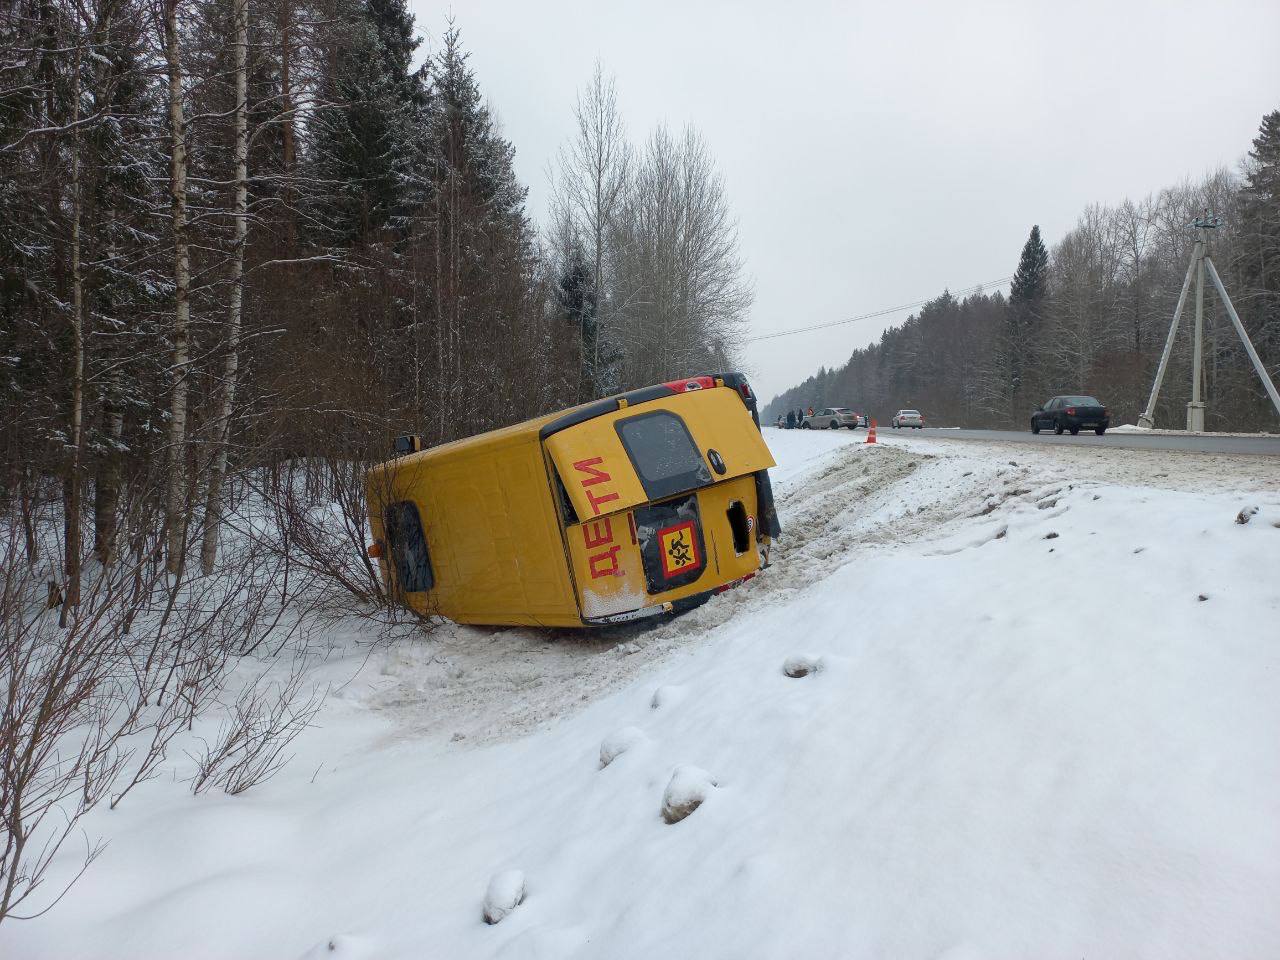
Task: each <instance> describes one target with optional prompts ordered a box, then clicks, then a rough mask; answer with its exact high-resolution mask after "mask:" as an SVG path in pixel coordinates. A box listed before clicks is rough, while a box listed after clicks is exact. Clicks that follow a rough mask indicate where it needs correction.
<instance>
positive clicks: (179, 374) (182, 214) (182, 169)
mask: <svg viewBox="0 0 1280 960" xmlns="http://www.w3.org/2000/svg"><path fill="white" fill-rule="evenodd" d="M164 57H165V63H166V64H167V66H168V73H169V136H170V141H171V151H170V181H169V196H170V201H171V208H172V218H173V253H174V264H173V286H174V311H173V373H172V376H173V397H172V403H171V405H170V420H169V477H168V496H167V499H166V508H165V529H166V531H167V534H168V550H167V554H166V558H165V559H166V567H167V569H168V571H169V573H171V574H173V575H174V576H178V575H180V574H181V573H182V566H183V550H184V545H185V542H186V532H187V531H186V524H187V504H186V502H185V500H186V483H185V479H186V463H187V458H186V446H187V391H188V380H187V378H188V376H189V369H188V368H189V366H190V363H191V357H190V346H191V345H190V339H189V338H190V326H191V301H190V286H191V255H190V252H189V250H188V244H187V146H186V120H185V119H184V117H183V111H182V48H181V38H180V36H179V34H178V0H164Z"/></svg>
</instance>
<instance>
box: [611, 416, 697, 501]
mask: <svg viewBox="0 0 1280 960" xmlns="http://www.w3.org/2000/svg"><path fill="white" fill-rule="evenodd" d="M616 427H617V431H618V437H619V438H620V439H621V440H622V446H623V447H624V448H626V451H627V456H628V457H630V458H631V465H632V466H633V467H635V469H636V473H637V474H639V476H640V483H641V484H642V485H643V486H644V493H645V496H646V497H648V498H649V499H650V500H661V499H662V498H663V497H669V496H671V495H672V494H673V493H683V492H685V491H686V490H693V489H696V488H697V487H704V486H706V485H707V484H709V483H710V482H711V471H710V470H709V469H708V468H707V463H706V461H705V460H703V459H702V454H700V453H699V452H698V448H697V447H696V446H695V445H694V442H693V437H691V436H690V435H689V429H688V427H686V426H685V425H684V421H683V420H681V419H680V418H679V417H678V416H676V415H675V414H674V413H669V412H667V411H665V410H659V411H655V412H654V413H645V414H641V415H640V416H638V417H629V418H628V419H626V420H619V421H618V422H617V424H616Z"/></svg>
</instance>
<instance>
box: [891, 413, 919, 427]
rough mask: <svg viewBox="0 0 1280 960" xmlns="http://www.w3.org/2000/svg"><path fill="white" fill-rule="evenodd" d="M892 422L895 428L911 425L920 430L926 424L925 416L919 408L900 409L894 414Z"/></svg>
mask: <svg viewBox="0 0 1280 960" xmlns="http://www.w3.org/2000/svg"><path fill="white" fill-rule="evenodd" d="M892 423H893V429H895V430H898V429H900V428H902V427H911V428H912V429H915V430H919V429H920V428H921V427H923V426H924V417H923V416H922V415H921V413H920V411H919V410H899V411H898V412H897V413H895V414H894V415H893V420H892Z"/></svg>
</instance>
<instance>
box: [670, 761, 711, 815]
mask: <svg viewBox="0 0 1280 960" xmlns="http://www.w3.org/2000/svg"><path fill="white" fill-rule="evenodd" d="M715 787H716V782H715V780H713V779H712V778H711V774H709V773H707V771H705V770H703V769H702V768H701V767H695V766H691V765H689V764H681V765H680V766H678V767H676V769H675V772H674V773H672V774H671V782H670V783H668V784H667V789H666V791H665V792H664V793H663V794H662V819H663V820H665V821H667V823H679V822H680V821H681V820H683V819H684V818H685V817H687V816H689V814H691V813H693V811H695V810H697V809H698V808H699V807H700V806H702V803H703V801H704V800H706V799H707V797H709V796H710V795H711V791H712V790H713V789H714V788H715Z"/></svg>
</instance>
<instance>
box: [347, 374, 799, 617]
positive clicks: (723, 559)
mask: <svg viewBox="0 0 1280 960" xmlns="http://www.w3.org/2000/svg"><path fill="white" fill-rule="evenodd" d="M416 446H418V444H417V442H416V440H415V439H414V438H401V440H399V441H397V451H398V452H402V451H410V452H405V453H404V455H402V456H398V457H396V458H395V459H393V460H391V461H389V462H387V463H384V464H381V465H379V466H377V467H375V468H373V469H372V470H370V471H369V474H368V478H367V493H368V502H369V520H370V526H371V527H372V528H373V536H374V543H373V544H372V546H371V547H370V554H371V555H372V556H375V557H377V558H378V562H379V564H380V566H381V571H382V576H383V578H384V581H385V583H386V584H387V588H388V590H389V592H390V593H391V594H392V595H393V596H395V597H396V598H397V599H398V600H399V601H400V602H402V603H405V604H407V605H408V606H410V607H412V608H413V609H415V610H418V611H420V612H422V613H426V614H439V615H441V616H445V617H448V618H449V619H451V620H455V621H457V622H459V623H477V624H494V625H501V624H524V625H541V626H548V627H582V626H589V625H593V624H608V623H620V622H624V621H628V620H635V619H639V618H641V617H647V616H653V615H657V614H662V613H668V612H672V611H679V610H681V609H682V608H684V607H686V606H692V605H695V604H696V603H698V602H700V601H701V600H703V599H705V598H706V597H707V596H709V595H710V594H712V593H715V592H719V591H721V590H724V589H727V588H728V587H731V586H735V585H737V584H738V583H741V582H742V581H743V580H746V579H749V578H750V577H752V576H754V574H755V572H756V571H757V570H759V569H760V567H761V566H762V564H763V563H764V562H766V561H767V558H768V550H769V544H770V541H771V540H772V538H775V537H776V536H777V535H778V533H779V525H778V519H777V513H776V511H775V508H774V503H773V493H772V488H771V486H770V483H769V474H768V469H769V468H770V467H772V466H773V465H774V461H773V457H772V456H771V455H770V453H769V448H768V447H767V446H766V445H765V442H764V438H763V437H762V436H761V433H760V421H759V414H758V411H757V409H756V398H755V395H754V394H753V393H752V391H751V387H750V385H749V384H748V383H747V380H746V377H744V376H743V375H742V374H737V373H729V374H722V375H718V376H697V377H691V378H689V379H687V380H677V381H672V382H670V383H664V384H658V385H655V386H652V387H645V388H643V389H640V390H633V391H631V392H629V393H624V394H621V395H619V396H616V397H609V398H607V399H604V400H597V401H595V402H593V403H587V404H583V405H581V406H578V407H573V408H571V409H569V410H565V411H562V412H560V413H555V414H552V415H550V416H546V417H541V418H538V419H535V420H529V421H526V422H524V423H519V424H516V425H514V426H510V427H506V428H503V429H501V430H494V431H491V432H489V433H484V434H480V435H479V436H475V437H469V438H467V439H465V440H457V441H454V442H453V443H446V444H442V445H441V446H438V447H434V448H431V449H428V450H420V451H417V452H412V451H414V448H415V447H416Z"/></svg>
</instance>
